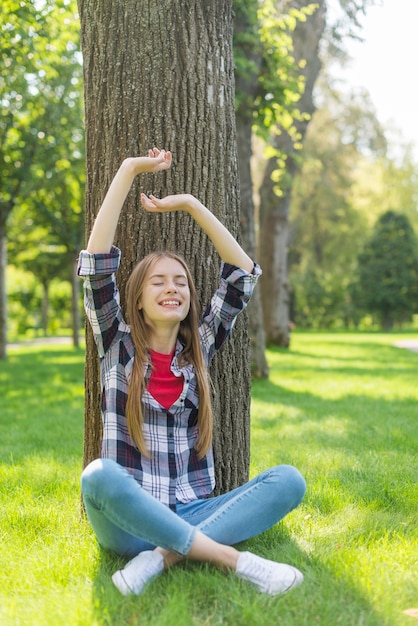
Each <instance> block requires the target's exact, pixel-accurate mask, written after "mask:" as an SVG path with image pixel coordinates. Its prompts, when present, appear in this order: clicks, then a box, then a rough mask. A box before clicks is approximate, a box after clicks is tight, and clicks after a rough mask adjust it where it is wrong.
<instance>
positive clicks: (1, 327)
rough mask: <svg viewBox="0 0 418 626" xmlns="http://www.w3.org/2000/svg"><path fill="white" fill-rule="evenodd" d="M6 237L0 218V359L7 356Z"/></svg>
mask: <svg viewBox="0 0 418 626" xmlns="http://www.w3.org/2000/svg"><path fill="white" fill-rule="evenodd" d="M6 267H7V238H6V223H5V220H3V219H0V359H1V360H4V359H6V356H7V291H6Z"/></svg>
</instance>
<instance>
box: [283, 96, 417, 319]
mask: <svg viewBox="0 0 418 626" xmlns="http://www.w3.org/2000/svg"><path fill="white" fill-rule="evenodd" d="M321 101H322V106H321V108H320V109H318V111H317V112H316V113H315V115H314V117H313V120H312V122H311V124H310V126H309V131H308V133H307V136H306V139H305V143H304V150H303V153H302V164H301V170H300V173H299V174H298V175H297V176H296V179H295V181H294V185H293V189H292V204H291V212H290V219H291V225H290V228H291V245H290V249H289V272H290V279H291V286H292V290H293V311H292V321H294V322H295V323H296V325H297V326H298V327H303V328H341V327H345V328H347V327H352V326H354V327H359V328H363V327H370V326H373V325H374V326H375V327H376V326H378V324H377V319H375V320H373V319H371V317H370V316H371V315H372V316H373V315H375V314H376V312H377V310H376V308H374V307H372V308H370V307H369V306H368V305H366V302H365V301H364V300H363V299H362V297H361V294H360V291H361V292H363V291H364V290H363V289H361V290H360V286H359V282H358V277H357V273H358V263H357V259H358V256H359V255H360V253H361V251H362V249H363V247H364V246H365V244H366V241H367V239H368V237H369V236H370V235H371V232H372V228H373V225H374V222H375V221H376V219H378V217H379V215H381V214H382V213H383V212H385V210H387V209H388V208H389V206H391V208H395V209H397V210H398V211H401V212H403V209H404V207H405V209H406V211H407V213H408V215H411V216H413V217H415V219H416V193H417V169H416V165H415V166H414V164H413V163H412V162H411V160H410V158H408V155H407V154H406V156H405V158H404V159H403V160H399V159H396V160H391V159H390V158H389V157H388V156H387V155H386V149H387V145H386V140H385V136H384V132H383V129H382V128H381V127H380V125H379V123H378V121H377V120H376V119H375V117H374V114H373V108H372V106H371V103H370V102H369V100H368V99H367V98H366V97H364V98H360V97H353V98H347V97H345V96H344V97H341V95H340V94H339V93H338V92H337V91H336V90H332V89H329V86H328V85H325V86H324V85H323V84H322V90H321ZM380 284H381V281H378V282H376V281H375V283H374V287H373V290H372V291H371V292H370V293H372V292H373V291H376V290H377V289H379V285H380ZM366 291H368V290H367V289H366ZM369 295H370V294H369ZM407 300H408V301H409V305H410V306H411V305H412V300H411V299H410V298H407ZM414 306H415V305H414ZM412 312H413V308H412V309H411V308H410V310H409V313H408V314H407V317H405V316H402V315H399V316H397V317H396V319H395V321H396V322H399V323H401V322H402V321H403V320H405V319H408V317H410V314H411V313H412ZM405 313H406V310H405Z"/></svg>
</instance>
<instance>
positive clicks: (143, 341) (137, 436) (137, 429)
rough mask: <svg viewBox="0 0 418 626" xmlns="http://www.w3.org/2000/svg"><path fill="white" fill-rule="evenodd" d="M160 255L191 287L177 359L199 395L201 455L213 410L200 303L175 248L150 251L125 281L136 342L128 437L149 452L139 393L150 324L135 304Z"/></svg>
mask: <svg viewBox="0 0 418 626" xmlns="http://www.w3.org/2000/svg"><path fill="white" fill-rule="evenodd" d="M162 258H169V259H173V260H175V261H177V262H178V263H180V264H181V265H182V267H183V268H184V270H185V272H186V276H187V281H188V284H189V289H190V309H189V312H188V314H187V316H186V318H185V319H184V320H183V321H182V322H181V323H180V329H179V339H180V340H181V341H182V343H183V345H184V349H183V350H182V352H181V354H180V357H179V361H180V365H182V366H184V365H187V364H192V365H193V367H194V370H195V375H196V378H197V388H198V395H199V406H198V415H197V423H198V429H199V434H198V439H197V442H196V445H195V449H196V451H197V453H198V455H199V458H202V457H203V456H204V455H205V453H206V452H207V451H208V449H209V447H210V446H211V444H212V433H213V413H212V403H211V394H210V386H209V374H208V370H207V367H206V364H205V362H204V359H203V354H202V348H201V345H200V341H199V332H198V323H199V316H200V306H199V301H198V298H197V294H196V288H195V286H194V282H193V278H192V275H191V273H190V270H189V268H188V266H187V264H186V262H185V260H184V259H183V258H182V257H181V256H179V255H178V254H175V253H174V252H168V251H164V252H151V254H148V255H147V256H146V257H144V258H143V259H142V261H140V262H139V263H138V264H137V265H136V266H135V267H134V269H133V271H132V274H131V276H130V277H129V280H128V282H127V285H126V317H127V321H128V323H129V325H130V328H131V335H132V340H133V343H134V346H135V359H134V364H133V368H132V373H131V380H130V383H129V389H128V399H127V403H126V417H127V422H128V430H129V434H130V436H131V438H132V439H133V440H134V442H135V443H136V445H137V447H138V450H139V451H140V452H141V454H144V455H145V456H148V457H149V456H150V452H149V450H148V449H147V446H146V443H145V438H144V433H143V429H142V425H143V423H144V414H143V407H142V395H143V393H144V390H145V378H144V363H147V362H148V363H149V362H150V360H149V344H148V338H149V332H150V329H149V326H148V324H147V322H146V320H145V318H144V313H143V311H142V309H141V310H138V304H139V302H140V300H141V296H142V293H143V289H144V283H145V280H146V277H147V276H148V273H149V271H150V269H151V268H152V266H153V265H154V264H155V263H156V262H157V261H159V260H160V259H162Z"/></svg>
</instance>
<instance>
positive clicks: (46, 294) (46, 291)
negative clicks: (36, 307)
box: [41, 281, 49, 337]
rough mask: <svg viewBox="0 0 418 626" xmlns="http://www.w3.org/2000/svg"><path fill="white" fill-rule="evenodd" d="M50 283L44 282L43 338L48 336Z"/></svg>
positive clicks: (42, 307) (42, 304)
mask: <svg viewBox="0 0 418 626" xmlns="http://www.w3.org/2000/svg"><path fill="white" fill-rule="evenodd" d="M48 309H49V283H48V281H45V282H42V302H41V327H42V333H43V336H44V337H46V336H47V335H48Z"/></svg>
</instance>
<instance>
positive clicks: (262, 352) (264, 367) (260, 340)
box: [234, 0, 269, 378]
mask: <svg viewBox="0 0 418 626" xmlns="http://www.w3.org/2000/svg"><path fill="white" fill-rule="evenodd" d="M252 2H253V4H257V3H254V0H252ZM249 4H250V3H248V4H247V5H246V7H245V8H244V9H243V8H242V5H241V4H240V3H237V7H236V14H235V24H234V32H235V35H236V36H238V37H239V35H244V34H245V33H246V32H248V30H249V29H250V27H251V23H250V20H249V8H250V7H249ZM240 41H241V44H240V45H241V46H244V45H246V49H245V53H246V58H247V59H248V60H251V62H252V64H253V65H252V68H253V69H252V71H250V70H249V69H248V68H245V71H242V72H241V73H236V89H237V91H238V92H239V94H240V106H239V107H238V109H237V113H236V124H237V146H238V162H239V181H240V198H241V235H242V241H243V244H244V247H245V249H246V250H247V252H248V254H249V255H250V256H251V257H252V258H253V259H257V242H256V224H255V216H254V213H255V208H254V200H253V180H252V174H251V156H252V143H251V139H252V132H253V130H252V127H253V107H254V100H255V97H256V94H257V91H258V77H259V73H260V71H261V69H260V68H261V62H262V56H261V49H260V48H258V49H257V47H256V45H255V43H254V41H253V42H252V43H247V44H245V43H244V42H245V41H246V40H245V37H241V38H240ZM247 41H248V38H247ZM262 280H263V279H262V278H261V279H260V282H261V281H262ZM248 317H249V325H248V330H249V335H250V343H251V372H252V375H253V377H254V378H267V377H268V373H269V368H268V364H267V359H266V338H265V333H264V325H263V310H262V304H261V292H260V290H258V289H256V291H255V293H254V295H253V298H252V300H251V302H250V304H249V306H248Z"/></svg>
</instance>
